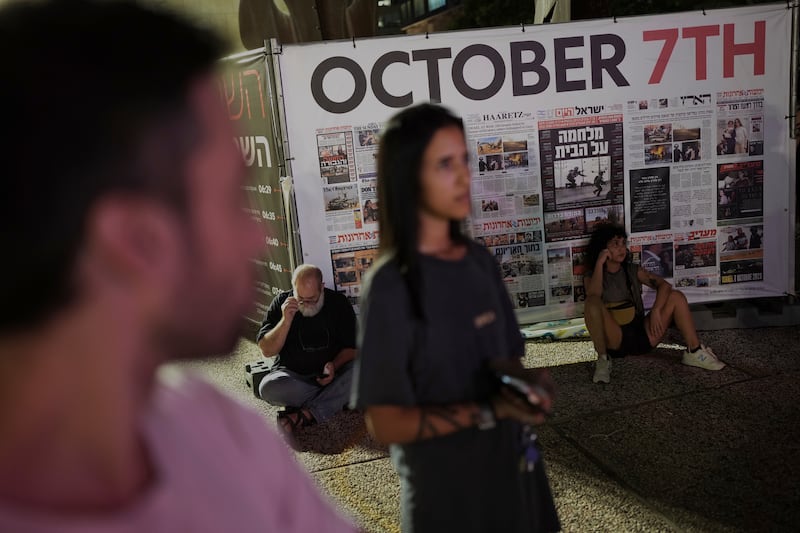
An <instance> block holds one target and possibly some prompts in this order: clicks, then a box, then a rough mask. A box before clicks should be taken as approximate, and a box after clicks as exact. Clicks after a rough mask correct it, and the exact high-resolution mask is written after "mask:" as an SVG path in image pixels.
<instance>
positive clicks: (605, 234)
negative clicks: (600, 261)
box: [586, 223, 628, 270]
mask: <svg viewBox="0 0 800 533" xmlns="http://www.w3.org/2000/svg"><path fill="white" fill-rule="evenodd" d="M615 237H622V238H623V239H627V238H628V234H627V233H626V232H625V228H624V227H622V226H620V225H618V224H611V223H603V224H598V225H597V226H595V228H594V230H593V231H592V236H591V237H590V238H589V244H588V245H587V246H586V268H587V269H588V270H594V266H595V265H596V264H597V258H598V257H599V256H600V252H602V251H603V250H605V249H606V248H607V247H608V241H610V240H611V239H613V238H615Z"/></svg>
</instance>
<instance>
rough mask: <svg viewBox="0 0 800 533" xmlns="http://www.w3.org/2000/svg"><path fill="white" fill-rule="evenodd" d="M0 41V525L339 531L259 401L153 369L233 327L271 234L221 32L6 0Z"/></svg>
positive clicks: (217, 341) (210, 345) (223, 339)
mask: <svg viewBox="0 0 800 533" xmlns="http://www.w3.org/2000/svg"><path fill="white" fill-rule="evenodd" d="M0 49H2V50H5V51H6V52H7V55H6V57H5V62H4V63H5V64H4V71H5V72H4V75H5V77H6V80H13V83H5V84H2V86H0V87H1V88H0V102H3V103H4V105H5V109H4V113H3V118H4V120H3V123H2V128H3V129H4V130H5V131H4V133H3V135H2V138H3V139H4V141H3V144H2V145H1V146H0V150H1V151H2V162H3V167H4V168H3V173H2V184H3V193H2V195H0V217H2V222H1V223H0V228H2V231H1V232H0V249H2V250H3V256H4V258H3V261H2V263H1V264H2V266H0V301H1V302H2V308H0V391H2V392H0V397H2V400H1V401H0V435H2V437H1V438H0V531H17V532H20V531H26V532H28V531H81V532H87V531H89V532H91V531H104V532H108V531H169V532H172V531H194V532H196V531H255V530H259V531H297V532H299V531H316V532H319V531H352V527H351V526H350V525H349V524H347V523H346V522H345V521H343V520H341V519H340V518H339V517H338V516H337V515H336V513H335V512H334V510H333V509H332V508H331V507H330V505H329V504H328V503H327V502H326V501H325V500H324V499H323V498H321V497H320V496H319V495H318V493H317V492H316V490H315V488H314V486H313V483H312V482H311V481H310V480H309V479H308V477H307V476H306V475H305V474H304V473H303V472H302V471H301V470H300V469H299V468H298V466H297V465H296V463H295V462H294V461H293V460H292V458H291V457H290V456H289V454H288V452H287V450H286V449H285V447H284V446H283V445H282V442H281V440H280V439H279V438H278V437H277V435H275V434H274V433H273V432H272V431H269V430H268V429H267V428H266V427H265V423H264V422H263V421H262V420H261V419H260V417H259V416H258V415H256V414H255V413H253V412H250V411H248V410H246V409H244V408H242V407H241V406H239V405H238V404H237V403H235V402H233V401H231V400H229V399H227V398H226V397H225V396H223V395H222V394H220V393H219V392H217V391H216V390H215V389H214V388H212V387H211V386H210V385H208V384H206V383H204V382H203V381H201V380H199V379H197V378H194V377H191V376H189V375H184V374H182V373H180V372H178V371H176V370H175V371H173V374H171V375H166V373H165V372H163V371H161V372H160V371H159V370H158V369H159V366H160V365H161V364H162V363H164V362H167V361H170V360H174V359H179V358H197V357H203V356H208V355H211V354H216V353H223V352H226V351H228V350H230V349H231V348H232V347H233V346H234V344H235V342H236V340H237V338H238V335H239V329H240V323H241V315H242V314H243V312H244V311H245V310H246V309H247V307H248V306H249V305H250V303H251V301H252V294H251V287H252V273H251V271H250V269H251V266H250V262H249V259H250V258H252V257H255V256H257V255H258V254H259V252H260V250H261V247H262V245H263V238H262V235H261V234H260V231H259V229H258V227H257V226H256V225H255V223H254V222H253V221H252V220H251V219H250V218H249V216H248V215H246V214H245V213H244V211H243V210H242V207H243V206H242V185H243V183H244V182H243V180H244V172H243V165H242V161H241V154H240V153H238V152H237V151H236V149H235V148H234V146H233V143H232V142H231V137H232V136H233V135H234V132H233V131H232V129H231V126H230V123H229V121H228V117H227V115H226V113H225V112H224V111H223V109H222V107H221V105H220V101H219V96H218V92H217V89H216V83H215V77H214V74H213V72H212V67H213V64H214V62H215V60H216V59H217V58H218V57H219V56H220V55H221V49H220V47H219V45H218V44H217V41H216V40H215V39H214V38H213V37H212V36H210V35H208V34H206V33H205V32H201V31H198V30H196V29H194V28H192V27H191V26H189V25H187V24H185V23H183V22H181V21H179V20H177V19H175V18H173V17H171V16H167V15H160V14H155V13H153V12H150V11H146V10H144V9H142V8H139V7H137V6H136V5H134V4H132V3H128V2H91V1H80V0H75V1H69V2H66V1H51V2H44V3H31V4H27V5H21V4H18V5H12V6H10V7H6V8H4V9H3V10H0ZM301 510H302V512H299V511H301Z"/></svg>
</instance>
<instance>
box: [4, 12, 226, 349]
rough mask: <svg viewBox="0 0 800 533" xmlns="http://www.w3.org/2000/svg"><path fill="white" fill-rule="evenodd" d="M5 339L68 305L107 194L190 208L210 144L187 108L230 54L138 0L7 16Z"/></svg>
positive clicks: (204, 35) (211, 38)
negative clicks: (198, 165) (201, 147)
mask: <svg viewBox="0 0 800 533" xmlns="http://www.w3.org/2000/svg"><path fill="white" fill-rule="evenodd" d="M0 50H4V51H5V57H4V62H3V63H4V64H3V74H4V79H5V80H6V82H5V83H3V84H0V102H2V104H0V105H2V106H3V113H2V116H3V120H2V125H0V127H1V128H2V129H3V130H4V131H3V135H2V139H3V143H2V145H0V154H2V159H1V160H2V168H3V171H2V172H3V176H2V185H3V192H2V194H0V217H2V218H1V219H0V228H2V230H1V232H0V250H2V251H3V260H2V262H0V264H1V265H2V267H0V301H2V308H0V309H1V310H0V333H6V332H10V331H15V330H20V329H24V328H28V327H31V326H34V325H36V324H37V323H39V322H41V321H42V320H44V319H46V318H48V317H49V316H51V315H52V314H53V313H55V312H56V311H58V310H59V309H62V308H63V307H65V306H66V305H68V304H70V303H71V302H73V301H74V300H75V298H76V296H77V294H78V290H77V288H76V287H75V279H74V278H75V276H74V269H75V260H76V257H77V254H78V250H79V249H80V247H81V246H82V244H83V240H84V233H85V224H86V221H87V215H88V214H89V212H90V211H91V208H92V207H93V205H95V204H96V202H97V201H98V200H99V199H100V198H101V197H103V196H105V195H108V194H115V193H119V194H129V195H139V196H142V197H148V198H155V199H158V200H161V201H164V202H165V203H167V204H169V205H171V206H174V207H176V208H182V207H184V205H183V204H184V202H185V193H184V178H183V166H184V162H185V158H186V156H187V155H188V153H189V151H190V150H191V148H192V147H193V146H195V144H196V142H197V140H198V138H199V136H201V135H202V132H199V131H197V127H196V124H195V122H194V120H193V119H192V113H191V110H190V109H189V105H188V101H187V96H188V91H189V87H190V85H191V84H192V82H193V81H195V80H197V79H198V78H199V77H200V76H201V75H203V74H206V73H211V71H212V68H213V65H214V62H215V61H216V60H217V59H218V58H219V57H220V56H221V55H222V53H223V49H222V47H221V43H220V42H219V41H218V40H217V39H216V38H215V37H214V36H213V35H211V34H210V33H207V32H205V31H202V30H198V29H196V28H194V27H193V26H191V25H189V24H188V23H186V22H183V21H182V20H180V19H179V18H177V17H176V16H174V15H168V14H163V13H157V12H154V11H150V10H147V9H144V8H142V7H139V6H137V5H136V4H134V3H132V2H129V1H115V2H103V1H99V0H97V1H91V0H50V1H46V2H36V3H30V4H24V5H23V4H13V5H10V6H7V7H5V8H3V9H2V10H0Z"/></svg>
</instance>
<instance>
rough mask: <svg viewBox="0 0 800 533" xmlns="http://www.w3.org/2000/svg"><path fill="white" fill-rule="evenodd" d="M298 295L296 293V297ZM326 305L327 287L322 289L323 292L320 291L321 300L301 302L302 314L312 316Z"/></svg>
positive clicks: (307, 316)
mask: <svg viewBox="0 0 800 533" xmlns="http://www.w3.org/2000/svg"><path fill="white" fill-rule="evenodd" d="M296 296H297V295H295V297H296ZM323 305H325V289H322V292H320V293H319V300H317V303H315V304H313V305H312V304H301V305H300V314H301V315H303V316H304V317H306V318H311V317H312V316H315V315H317V313H319V312H320V311H321V310H322V306H323Z"/></svg>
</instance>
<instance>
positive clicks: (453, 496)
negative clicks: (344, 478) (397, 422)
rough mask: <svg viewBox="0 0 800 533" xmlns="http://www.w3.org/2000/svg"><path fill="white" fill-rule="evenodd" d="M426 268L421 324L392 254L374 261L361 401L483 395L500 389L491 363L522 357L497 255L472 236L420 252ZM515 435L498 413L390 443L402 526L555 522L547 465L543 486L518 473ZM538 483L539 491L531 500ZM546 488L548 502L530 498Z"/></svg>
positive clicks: (358, 375)
mask: <svg viewBox="0 0 800 533" xmlns="http://www.w3.org/2000/svg"><path fill="white" fill-rule="evenodd" d="M420 269H421V274H422V279H423V291H422V294H421V295H420V297H421V302H420V303H421V307H422V309H423V310H424V316H425V318H424V320H420V319H418V318H416V317H414V315H413V313H412V309H411V299H410V296H409V292H408V288H407V285H406V283H405V281H404V279H403V277H402V276H401V274H400V271H399V270H398V268H397V266H396V264H395V263H394V262H392V261H390V260H384V261H379V262H378V263H376V265H375V266H374V267H373V270H371V271H370V275H369V276H368V280H367V282H366V283H365V288H364V291H363V292H362V307H361V318H362V322H361V326H362V327H361V328H360V331H359V355H358V358H357V359H356V367H355V381H354V387H353V403H354V404H355V405H356V406H358V407H359V408H365V407H368V406H372V405H395V406H433V405H446V404H451V403H460V402H470V401H486V400H488V398H489V394H490V391H491V390H492V388H493V381H492V379H491V377H490V375H489V373H488V372H487V371H486V363H487V361H488V360H489V359H493V358H500V357H505V358H519V357H521V356H522V355H523V354H524V343H523V339H522V336H521V333H520V331H519V326H518V324H517V321H516V317H515V316H514V312H513V309H512V307H511V302H510V300H509V297H508V293H507V292H506V289H505V287H504V285H503V281H502V279H501V278H500V275H499V271H498V268H497V263H496V261H495V260H494V258H493V257H492V256H491V255H490V254H489V253H488V251H487V250H486V249H485V248H483V247H479V246H478V245H476V244H474V243H470V245H469V246H468V252H467V254H466V256H465V257H464V258H463V259H461V260H457V261H444V260H440V259H436V258H433V257H428V256H422V257H421V258H420ZM520 438H521V435H520V427H519V425H518V424H517V423H515V422H511V421H501V422H500V423H499V424H498V425H497V427H496V428H495V429H492V430H487V431H481V430H478V429H476V428H469V429H465V430H461V431H457V432H455V433H452V434H450V435H447V436H444V437H436V438H431V439H427V440H423V441H419V442H415V443H411V444H405V445H392V446H391V447H390V450H391V455H392V460H393V462H394V464H395V467H396V468H397V471H398V473H399V474H400V478H401V489H402V495H401V496H402V508H403V509H402V511H403V513H402V515H403V516H402V523H403V531H404V532H407V531H417V532H420V531H423V532H425V531H459V532H469V531H475V532H479V531H504V532H509V533H513V532H517V531H519V532H522V531H526V532H528V531H537V530H551V531H552V530H555V529H557V528H558V527H557V524H558V520H557V518H556V515H555V509H554V507H553V506H552V499H551V495H550V493H549V489H548V488H547V482H546V478H545V477H544V472H543V467H539V472H537V473H536V475H537V476H541V477H539V479H538V480H537V481H538V483H532V484H531V483H530V476H529V477H525V476H523V475H521V474H520V470H519V464H520V454H521V445H520ZM531 485H535V486H537V487H538V486H540V485H544V488H543V489H541V488H537V489H535V490H534V491H538V492H536V495H535V496H531V491H530V490H529V489H530V486H531ZM523 487H528V488H527V489H526V488H523ZM542 492H546V494H544V495H542ZM542 496H544V498H543V501H545V504H543V505H539V504H533V503H531V502H532V501H533V500H537V501H538V500H540V499H542ZM536 524H539V525H536ZM541 524H546V525H545V526H542V525H541ZM553 524H556V525H555V526H554V525H553Z"/></svg>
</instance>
